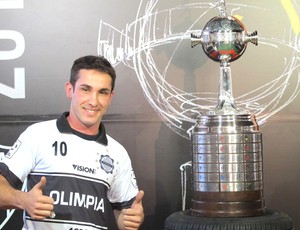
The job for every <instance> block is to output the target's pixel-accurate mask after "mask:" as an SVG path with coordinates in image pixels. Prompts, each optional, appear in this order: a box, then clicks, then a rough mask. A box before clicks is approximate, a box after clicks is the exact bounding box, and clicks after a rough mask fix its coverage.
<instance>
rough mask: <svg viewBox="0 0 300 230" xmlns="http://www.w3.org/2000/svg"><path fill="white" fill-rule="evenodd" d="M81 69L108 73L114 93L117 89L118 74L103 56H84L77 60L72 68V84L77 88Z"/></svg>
mask: <svg viewBox="0 0 300 230" xmlns="http://www.w3.org/2000/svg"><path fill="white" fill-rule="evenodd" d="M81 69H92V70H97V71H99V72H103V73H107V74H108V75H109V76H110V77H111V79H112V81H111V82H112V83H111V90H112V91H113V90H114V88H115V81H116V72H115V69H114V68H113V67H112V65H111V64H110V63H109V61H108V60H107V59H106V58H104V57H102V56H92V55H88V56H84V57H80V58H78V59H76V60H75V61H74V63H73V66H72V68H71V77H70V83H71V84H72V85H73V87H74V86H75V83H76V81H77V80H78V72H79V70H81Z"/></svg>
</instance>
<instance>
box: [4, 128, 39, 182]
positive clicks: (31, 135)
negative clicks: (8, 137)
mask: <svg viewBox="0 0 300 230" xmlns="http://www.w3.org/2000/svg"><path fill="white" fill-rule="evenodd" d="M36 138H37V137H36V134H35V132H34V129H32V128H31V127H29V128H27V129H26V130H25V131H24V132H23V133H22V134H21V135H20V136H19V138H18V139H17V140H16V142H15V143H14V144H13V146H12V147H11V148H10V150H9V151H8V152H7V153H6V154H5V157H3V159H2V162H1V166H0V172H1V174H2V175H3V176H4V177H5V178H6V179H7V180H8V181H9V182H10V183H11V184H12V185H15V184H16V180H17V178H18V179H19V180H20V181H21V182H24V180H25V178H26V177H27V175H28V174H29V173H30V171H31V170H32V168H33V167H34V165H35V153H36V151H37V149H36V143H37V140H36Z"/></svg>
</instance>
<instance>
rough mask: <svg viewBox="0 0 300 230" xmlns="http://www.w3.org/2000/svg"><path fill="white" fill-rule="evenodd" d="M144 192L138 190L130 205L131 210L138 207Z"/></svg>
mask: <svg viewBox="0 0 300 230" xmlns="http://www.w3.org/2000/svg"><path fill="white" fill-rule="evenodd" d="M144 194H145V193H144V191H143V190H140V191H139V192H138V194H137V195H136V197H135V201H134V202H133V203H132V205H131V208H134V207H135V206H136V205H139V204H141V203H142V200H143V197H144Z"/></svg>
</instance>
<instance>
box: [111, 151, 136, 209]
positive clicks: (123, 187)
mask: <svg viewBox="0 0 300 230" xmlns="http://www.w3.org/2000/svg"><path fill="white" fill-rule="evenodd" d="M117 154H118V159H119V160H118V162H116V166H117V167H116V174H115V178H114V181H113V183H112V184H111V188H110V189H109V191H108V198H109V200H110V202H111V203H112V206H113V208H114V209H119V210H121V209H123V208H129V207H130V206H131V204H132V203H133V201H134V199H135V196H136V195H137V193H138V186H137V182H136V177H135V173H134V170H133V168H132V164H131V160H130V158H129V156H128V153H127V151H126V150H125V148H124V147H123V146H121V145H120V146H119V147H118V152H117Z"/></svg>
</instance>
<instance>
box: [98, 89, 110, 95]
mask: <svg viewBox="0 0 300 230" xmlns="http://www.w3.org/2000/svg"><path fill="white" fill-rule="evenodd" d="M100 94H102V95H109V94H110V90H107V89H105V90H100Z"/></svg>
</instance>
